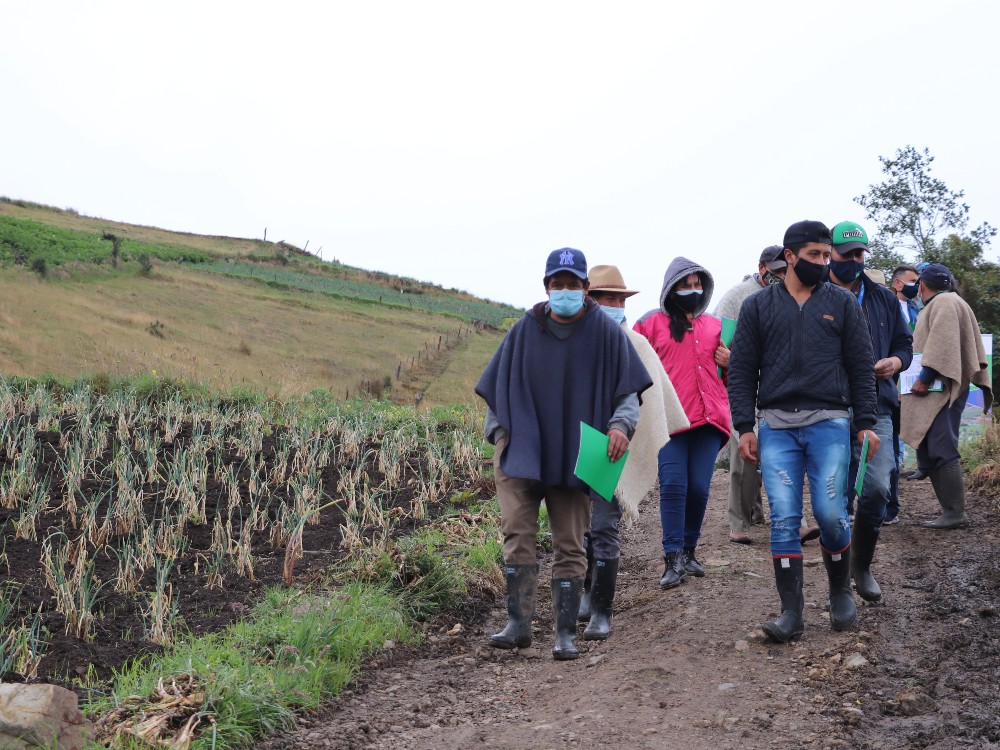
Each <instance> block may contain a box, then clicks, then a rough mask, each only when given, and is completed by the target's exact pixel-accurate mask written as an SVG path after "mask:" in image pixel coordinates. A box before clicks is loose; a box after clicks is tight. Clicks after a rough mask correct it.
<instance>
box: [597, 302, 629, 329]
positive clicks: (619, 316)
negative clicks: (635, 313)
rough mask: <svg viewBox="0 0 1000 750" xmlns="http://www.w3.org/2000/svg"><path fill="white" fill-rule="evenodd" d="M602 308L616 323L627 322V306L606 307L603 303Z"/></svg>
mask: <svg viewBox="0 0 1000 750" xmlns="http://www.w3.org/2000/svg"><path fill="white" fill-rule="evenodd" d="M601 309H602V310H604V312H605V313H606V314H607V316H608V317H609V318H611V319H612V320H613V321H615V323H617V324H618V325H621V324H622V323H624V322H625V308H624V307H605V306H604V305H601Z"/></svg>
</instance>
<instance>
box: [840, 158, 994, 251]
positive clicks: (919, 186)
mask: <svg viewBox="0 0 1000 750" xmlns="http://www.w3.org/2000/svg"><path fill="white" fill-rule="evenodd" d="M879 161H880V162H882V173H883V174H884V175H886V179H885V180H883V181H882V182H880V183H879V184H878V185H869V186H868V192H867V193H865V194H864V195H859V196H857V197H856V198H855V199H854V201H855V203H857V204H858V205H860V206H861V207H862V208H864V209H865V211H867V213H868V218H869V219H871V220H873V221H874V222H875V223H876V224H877V225H878V228H879V234H880V236H879V238H878V239H879V241H880V242H881V243H882V245H883V246H884V248H885V249H886V250H888V251H889V252H893V253H899V252H900V251H902V252H903V253H904V254H906V255H910V256H911V257H914V256H915V257H917V258H921V259H922V258H924V256H925V255H927V253H928V252H932V251H933V250H934V249H935V248H937V247H938V246H939V241H938V239H937V238H938V236H940V235H952V234H955V235H958V236H959V237H963V238H966V239H969V240H971V241H973V242H976V243H978V244H979V245H980V246H981V247H983V248H985V247H987V246H988V245H989V243H990V240H991V239H992V238H993V237H994V236H995V235H996V233H997V230H996V229H994V228H993V227H992V226H990V225H989V224H988V223H986V222H983V223H982V224H980V225H979V226H978V227H976V228H975V229H973V230H972V231H971V232H969V233H968V234H966V229H968V226H969V206H968V204H966V203H963V202H962V199H963V198H964V197H965V191H963V190H958V191H953V190H950V189H949V188H948V186H947V185H946V184H945V183H944V181H943V180H939V179H938V178H936V177H932V176H931V164H932V163H933V161H934V157H933V156H931V154H930V151H928V150H927V149H926V148H925V149H924V150H923V151H918V150H917V149H916V148H914V147H913V146H906V147H905V148H901V149H897V150H896V155H895V157H892V158H890V157H886V156H880V157H879Z"/></svg>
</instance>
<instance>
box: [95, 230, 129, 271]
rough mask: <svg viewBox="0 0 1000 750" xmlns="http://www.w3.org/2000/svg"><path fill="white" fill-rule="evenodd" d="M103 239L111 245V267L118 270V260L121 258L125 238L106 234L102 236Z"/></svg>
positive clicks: (109, 233)
mask: <svg viewBox="0 0 1000 750" xmlns="http://www.w3.org/2000/svg"><path fill="white" fill-rule="evenodd" d="M101 239H102V240H107V241H108V242H110V243H111V266H112V268H118V259H119V258H120V257H121V254H122V242H123V241H124V239H125V238H124V237H119V236H118V235H117V234H112V233H111V232H105V233H104V234H102V235H101Z"/></svg>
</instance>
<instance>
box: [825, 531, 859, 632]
mask: <svg viewBox="0 0 1000 750" xmlns="http://www.w3.org/2000/svg"><path fill="white" fill-rule="evenodd" d="M823 564H824V565H826V577H827V579H828V580H829V582H830V627H831V628H833V629H834V630H847V629H848V628H850V627H853V626H854V623H855V622H856V621H857V619H858V605H857V604H856V603H855V602H854V591H853V590H851V548H850V546H848V547H847V549H845V550H844V551H843V552H837V553H834V554H831V553H829V552H827V551H826V550H823Z"/></svg>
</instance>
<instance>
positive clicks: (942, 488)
mask: <svg viewBox="0 0 1000 750" xmlns="http://www.w3.org/2000/svg"><path fill="white" fill-rule="evenodd" d="M930 477H931V484H932V485H934V494H935V495H937V499H938V502H939V503H941V509H942V510H943V511H944V512H943V513H942V514H941V515H940V516H938V517H937V518H935V519H934V520H933V521H925V522H924V523H922V524H920V525H921V526H923V527H924V528H925V529H960V528H962V527H963V526H968V525H969V517H968V516H967V515H965V480H964V479H963V478H962V465H961V464H960V463H959V462H958V461H953V462H952V463H950V464H946V465H945V466H941V467H939V468H937V469H931V471H930Z"/></svg>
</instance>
